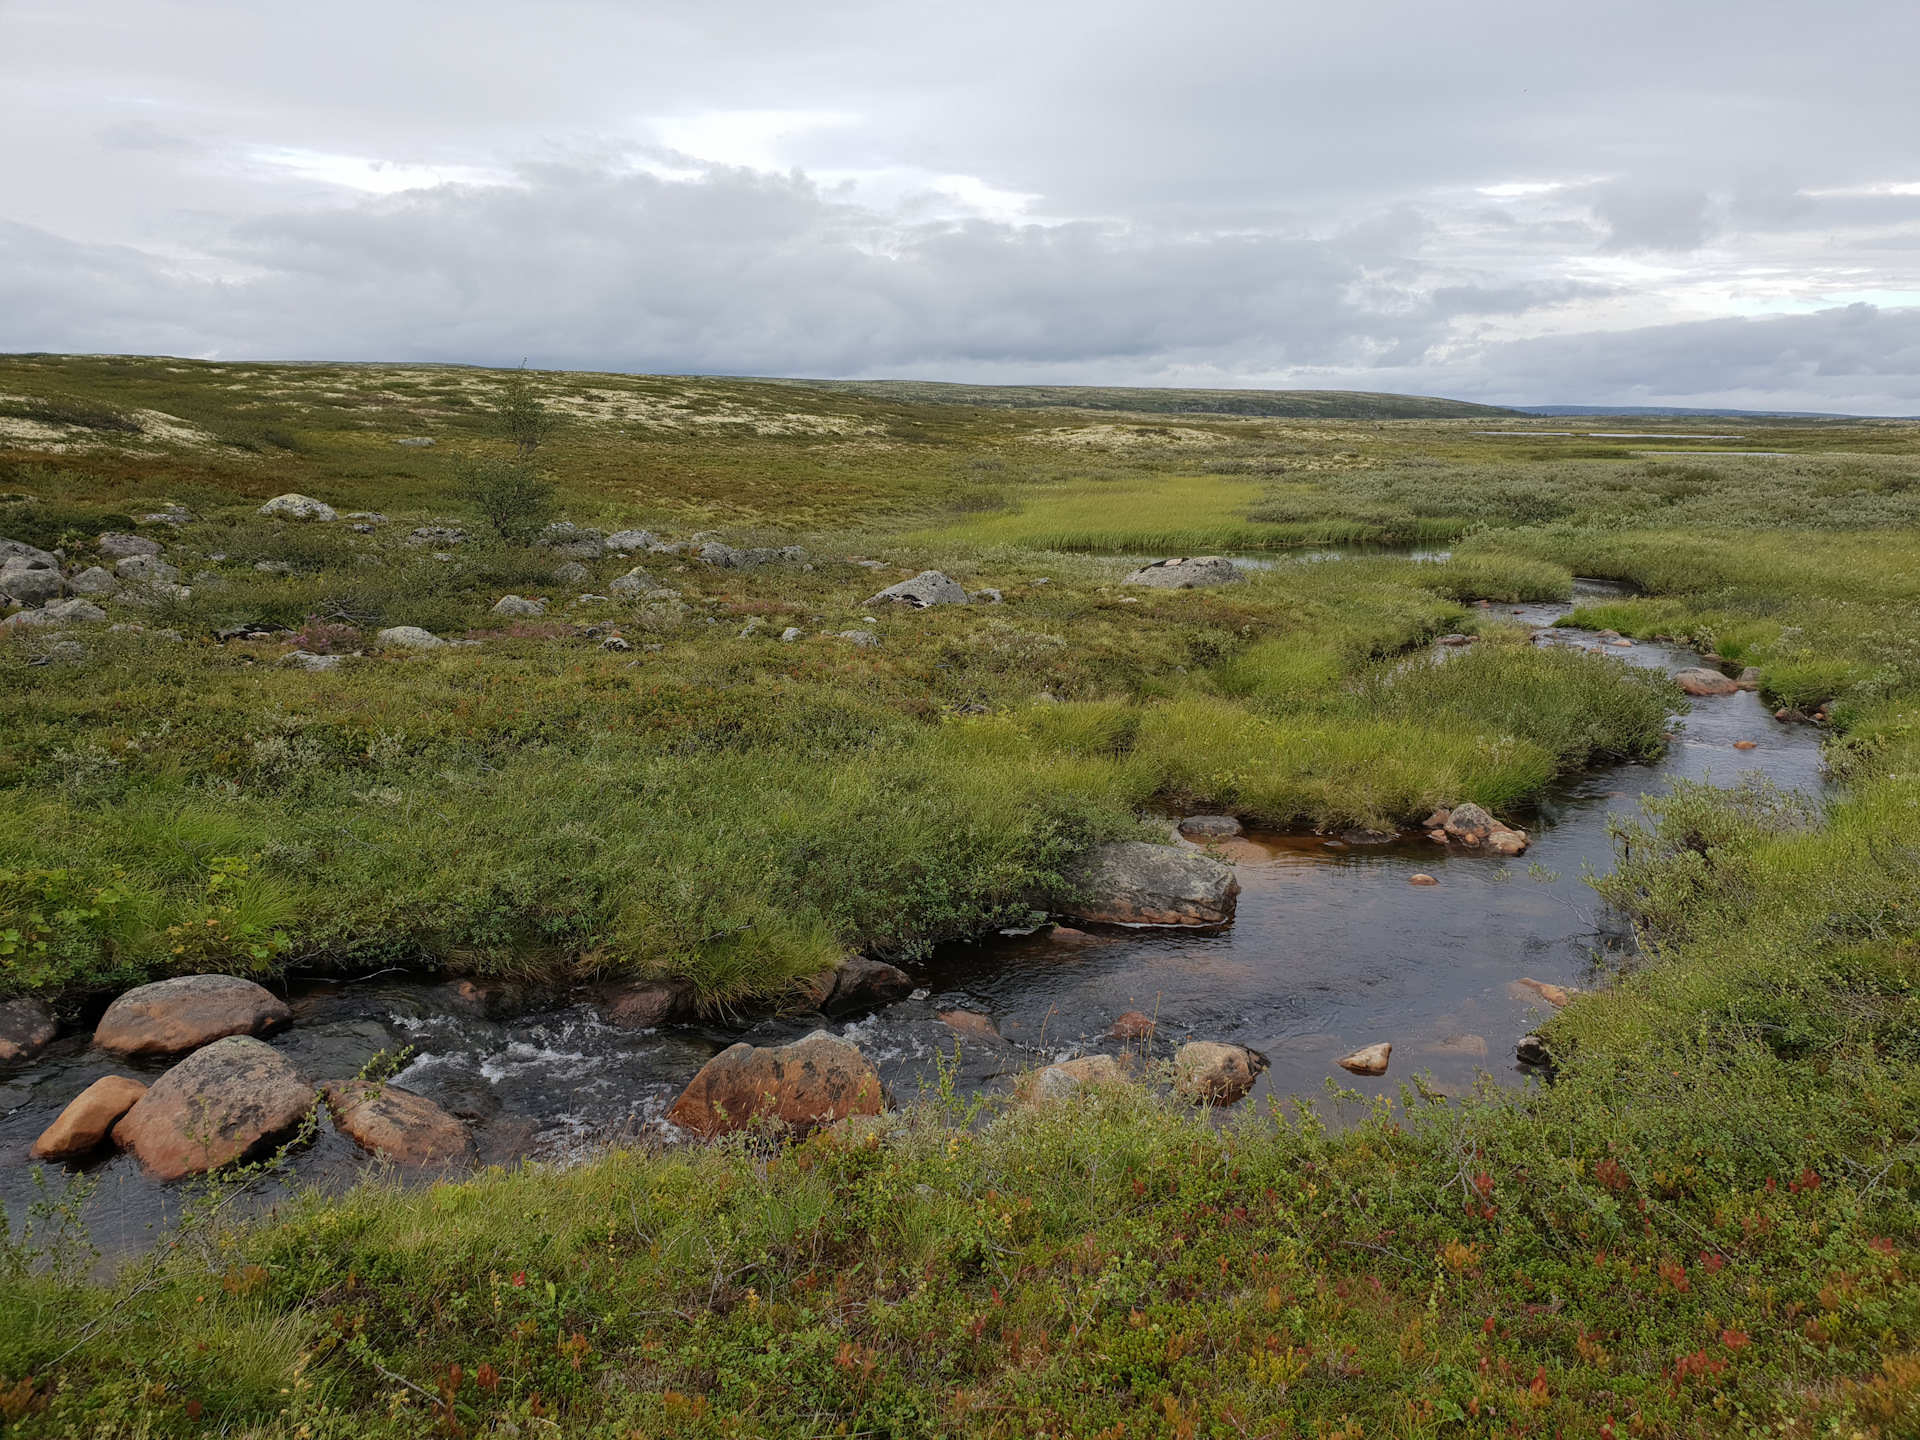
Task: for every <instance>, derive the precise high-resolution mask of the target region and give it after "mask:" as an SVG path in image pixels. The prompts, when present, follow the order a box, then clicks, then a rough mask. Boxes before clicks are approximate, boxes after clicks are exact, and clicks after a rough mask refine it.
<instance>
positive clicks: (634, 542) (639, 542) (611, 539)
mask: <svg viewBox="0 0 1920 1440" xmlns="http://www.w3.org/2000/svg"><path fill="white" fill-rule="evenodd" d="M651 544H653V535H652V534H651V533H650V532H648V531H646V530H616V531H614V532H613V534H611V535H609V536H607V538H606V539H604V540H602V541H601V542H600V547H601V548H602V549H603V550H624V551H627V552H629V553H631V552H633V551H635V550H644V549H646V548H647V547H648V546H649V545H651Z"/></svg>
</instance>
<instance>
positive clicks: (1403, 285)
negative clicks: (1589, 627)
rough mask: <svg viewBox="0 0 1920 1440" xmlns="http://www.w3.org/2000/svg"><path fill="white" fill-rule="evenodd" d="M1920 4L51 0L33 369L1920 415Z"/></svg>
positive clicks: (36, 98) (26, 63)
mask: <svg viewBox="0 0 1920 1440" xmlns="http://www.w3.org/2000/svg"><path fill="white" fill-rule="evenodd" d="M1916 55H1920V5H1916V4H1914V3H1912V0H1825V3H1822V4H1817V5H1816V4H1809V3H1800V4H1791V5H1789V4H1785V3H1779V0H1739V3H1737V4H1736V3H1733V0H1684V3H1679V4H1676V3H1675V0H1660V3H1657V4H1656V3H1648V0H1616V3H1614V4H1610V5H1606V6H1599V5H1591V4H1587V5H1574V4H1561V5H1557V6H1555V5H1541V4H1539V3H1538V0H1531V3H1526V4H1521V3H1517V0H1456V3H1453V4H1450V5H1446V4H1433V3H1431V0H1427V3H1413V0H1342V3H1339V4H1328V3H1326V0H1314V3H1306V0H1178V3H1174V0H1099V3H1097V4H1096V3H1083V0H1018V3H1013V0H969V3H966V4H960V3H954V0H946V3H933V0H811V3H796V0H779V3H772V0H698V3H688V0H675V3H671V4H668V3H661V0H539V3H527V0H520V3H515V4H504V3H493V0H458V3H454V0H381V3H369V0H330V3H328V4H325V5H316V4H313V3H310V0H307V3H299V4H295V3H291V0H246V3H238V0H165V3H155V0H0V349H4V350H28V349H32V350H62V351H71V350H80V351H132V352H164V353H172V354H184V355H199V356H206V357H211V358H284V359H323V358H326V359H331V358H339V359H369V360H373V359H388V360H398V359H413V360H457V361H471V362H479V363H516V362H518V361H519V360H520V359H521V358H522V357H525V358H527V359H528V360H529V361H530V362H531V363H533V364H534V365H536V366H561V367H591V368H606V369H619V370H641V371H667V372H702V373H729V374H778V375H813V376H891V377H908V378H923V379H942V380H982V381H995V382H1008V383H1012V382H1021V381H1045V382H1053V383H1091V384H1149V385H1209V386H1211V385H1230V386H1260V387H1278V388H1355V389H1368V390H1396V391H1415V392H1422V393H1430V394H1447V395H1456V396H1461V397H1465V398H1471V399H1484V400H1492V401H1505V402H1512V403H1549V402H1563V403H1596V404H1597V403H1634V404H1673V405H1708V404H1725V405H1739V406H1751V407H1755V408H1762V407H1770V406H1784V407H1791V408H1799V409H1815V410H1839V411H1849V412H1859V413H1882V414H1885V413H1894V414H1916V413H1920V79H1917V78H1916V70H1915V63H1914V57H1915V56H1916Z"/></svg>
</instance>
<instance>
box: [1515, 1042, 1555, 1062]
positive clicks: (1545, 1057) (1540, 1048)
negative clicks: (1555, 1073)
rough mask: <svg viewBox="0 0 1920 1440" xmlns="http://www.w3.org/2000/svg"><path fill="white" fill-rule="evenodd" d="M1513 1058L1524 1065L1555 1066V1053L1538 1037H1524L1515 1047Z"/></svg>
mask: <svg viewBox="0 0 1920 1440" xmlns="http://www.w3.org/2000/svg"><path fill="white" fill-rule="evenodd" d="M1513 1058H1514V1059H1516V1060H1518V1061H1519V1062H1520V1063H1521V1064H1522V1065H1551V1064H1553V1052H1552V1051H1551V1050H1549V1049H1547V1042H1546V1041H1544V1040H1542V1039H1541V1038H1540V1037H1539V1036H1538V1035H1522V1036H1521V1037H1520V1043H1519V1044H1518V1045H1516V1046H1514V1047H1513Z"/></svg>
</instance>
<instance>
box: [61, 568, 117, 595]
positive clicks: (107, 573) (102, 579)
mask: <svg viewBox="0 0 1920 1440" xmlns="http://www.w3.org/2000/svg"><path fill="white" fill-rule="evenodd" d="M67 588H68V589H69V590H71V591H73V593H74V594H76V595H111V594H112V593H113V592H114V591H115V590H117V589H119V588H120V582H119V581H118V580H116V579H114V578H113V572H112V571H111V570H106V569H103V568H101V567H100V566H98V565H89V566H88V567H87V568H86V569H85V570H82V571H81V572H80V573H79V574H78V575H73V576H69V577H68V579H67Z"/></svg>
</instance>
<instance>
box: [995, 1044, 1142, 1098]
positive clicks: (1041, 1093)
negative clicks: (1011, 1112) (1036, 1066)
mask: <svg viewBox="0 0 1920 1440" xmlns="http://www.w3.org/2000/svg"><path fill="white" fill-rule="evenodd" d="M1129 1083H1131V1082H1129V1081H1128V1079H1127V1072H1126V1071H1125V1070H1123V1069H1121V1068H1120V1062H1119V1061H1118V1060H1116V1059H1114V1058H1113V1056H1111V1055H1083V1056H1081V1057H1080V1058H1079V1059H1078V1060H1065V1061H1062V1062H1061V1063H1060V1064H1058V1065H1049V1066H1047V1067H1046V1069H1044V1070H1037V1071H1035V1072H1034V1073H1033V1074H1031V1075H1028V1076H1025V1077H1023V1078H1022V1080H1021V1082H1020V1085H1019V1090H1018V1094H1019V1096H1020V1099H1021V1100H1023V1101H1024V1102H1025V1103H1027V1104H1029V1105H1039V1104H1043V1103H1045V1102H1046V1101H1048V1100H1064V1099H1066V1098H1067V1097H1068V1096H1069V1095H1072V1094H1073V1093H1074V1092H1075V1091H1078V1090H1083V1089H1093V1088H1097V1087H1100V1086H1117V1085H1126V1084H1129Z"/></svg>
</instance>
